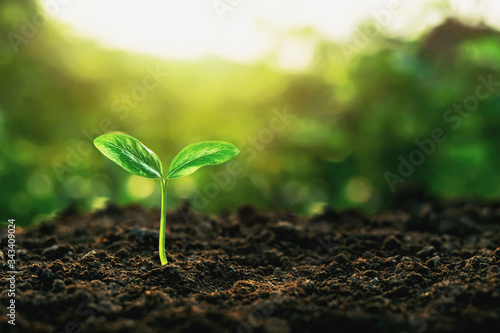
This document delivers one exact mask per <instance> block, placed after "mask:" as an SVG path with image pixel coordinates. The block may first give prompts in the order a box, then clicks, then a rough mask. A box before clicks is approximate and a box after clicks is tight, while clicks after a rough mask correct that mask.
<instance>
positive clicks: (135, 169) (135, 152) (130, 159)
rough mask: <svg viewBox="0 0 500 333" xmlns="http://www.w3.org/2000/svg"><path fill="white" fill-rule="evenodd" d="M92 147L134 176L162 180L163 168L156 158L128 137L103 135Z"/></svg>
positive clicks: (132, 138)
mask: <svg viewBox="0 0 500 333" xmlns="http://www.w3.org/2000/svg"><path fill="white" fill-rule="evenodd" d="M94 145H95V146H96V147H97V149H99V151H100V152H101V153H103V154H104V156H106V157H107V158H109V159H110V160H112V161H113V162H115V163H116V164H118V165H119V166H121V167H122V168H124V169H125V170H127V171H128V172H131V173H133V174H134V175H137V176H142V177H146V178H163V167H162V165H161V161H160V159H159V158H158V156H156V154H155V153H154V152H153V151H152V150H151V149H149V148H148V147H146V146H145V145H143V144H142V143H141V142H140V141H139V140H137V139H136V138H134V137H131V136H130V135H126V134H120V133H109V134H103V135H101V136H98V137H97V138H95V140H94Z"/></svg>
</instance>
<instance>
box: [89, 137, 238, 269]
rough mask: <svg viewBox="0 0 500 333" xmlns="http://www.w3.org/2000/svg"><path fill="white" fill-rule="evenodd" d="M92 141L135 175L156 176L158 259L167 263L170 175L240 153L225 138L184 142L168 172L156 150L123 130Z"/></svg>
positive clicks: (187, 173) (221, 161)
mask: <svg viewBox="0 0 500 333" xmlns="http://www.w3.org/2000/svg"><path fill="white" fill-rule="evenodd" d="M94 145H95V146H96V147H97V149H99V151H100V152H101V153H103V154H104V156H106V157H107V158H109V159H110V160H112V161H113V162H115V163H116V164H118V165H119V166H121V167H122V168H124V169H125V170H127V171H128V172H131V173H133V174H134V175H138V176H142V177H146V178H159V179H160V183H161V219H160V245H159V247H160V262H161V264H162V265H165V264H167V263H168V261H167V256H166V255H165V224H166V223H165V215H166V206H167V182H168V180H169V179H174V178H180V177H184V176H188V175H190V174H192V173H193V172H195V171H196V170H198V169H199V168H201V167H202V166H205V165H216V164H221V163H224V162H227V161H229V160H230V159H232V158H233V157H235V156H236V155H238V154H239V153H240V151H239V150H238V148H236V146H234V145H233V144H231V143H229V142H224V141H202V142H196V143H193V144H190V145H188V146H186V147H185V148H184V149H182V150H181V151H180V152H179V153H178V154H177V156H175V157H174V159H173V160H172V163H171V164H170V167H169V168H168V173H167V174H166V175H164V174H163V167H162V165H161V161H160V159H159V158H158V156H156V154H155V153H154V152H153V151H152V150H151V149H149V148H147V147H146V146H145V145H143V144H142V143H141V142H140V141H139V140H137V139H136V138H133V137H131V136H129V135H126V134H120V133H109V134H104V135H101V136H99V137H97V138H96V139H95V140H94Z"/></svg>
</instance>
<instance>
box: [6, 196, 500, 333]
mask: <svg viewBox="0 0 500 333" xmlns="http://www.w3.org/2000/svg"><path fill="white" fill-rule="evenodd" d="M167 215H168V216H167V223H168V225H167V229H168V231H167V241H166V247H167V251H168V260H169V264H168V265H165V266H163V267H162V266H161V265H160V261H159V256H158V229H159V221H160V213H159V210H146V209H143V208H141V207H140V206H127V207H123V208H122V207H116V206H114V205H108V207H107V208H106V209H104V210H101V211H98V212H95V213H83V214H81V213H79V212H77V211H75V210H74V209H72V208H68V209H66V210H65V211H64V212H63V213H62V214H61V215H60V216H59V217H58V218H56V219H55V220H54V221H49V222H46V223H44V224H42V225H39V226H34V227H29V228H25V229H21V228H19V227H18V228H17V234H16V250H17V258H16V259H17V267H16V269H17V271H18V273H17V275H16V276H15V294H16V295H15V306H16V321H15V324H16V325H15V326H12V325H10V324H8V323H7V320H9V318H8V317H7V316H6V306H8V304H9V302H10V298H9V297H8V295H7V289H8V285H7V277H9V276H10V274H8V273H7V271H8V270H9V267H8V265H7V262H6V260H7V259H8V257H7V255H8V251H7V250H8V241H7V240H8V238H7V234H6V233H5V232H4V233H3V234H1V248H2V250H3V255H0V268H1V270H0V271H1V273H0V275H1V278H2V279H1V283H2V285H1V287H2V290H1V294H0V295H1V296H0V304H1V309H2V311H1V317H0V331H1V332H71V333H74V332H107V333H110V332H134V333H137V332H160V331H171V332H323V331H327V332H418V333H422V332H475V333H478V332H498V327H499V326H500V325H499V324H500V268H499V266H500V232H499V231H500V203H487V204H486V203H478V202H475V201H472V200H463V201H460V202H448V203H443V202H439V201H436V200H432V199H429V198H418V199H417V198H414V197H413V198H405V197H400V198H398V200H396V201H395V202H394V208H393V209H391V210H389V211H387V212H385V213H378V214H375V215H373V216H371V217H370V216H366V215H364V214H362V213H360V212H357V211H344V212H337V211H334V210H332V209H326V210H325V211H324V213H322V214H320V215H318V216H314V217H311V218H302V217H298V216H297V215H296V214H294V213H293V212H290V211H286V210H282V211H273V212H261V211H259V210H257V209H256V208H254V207H253V206H251V205H247V206H243V207H240V208H239V209H238V210H237V212H235V213H227V214H221V215H218V216H207V215H203V214H199V213H196V212H193V211H192V210H191V209H190V207H189V205H188V204H184V205H183V206H181V207H179V208H178V209H177V210H176V211H170V212H168V214H167ZM3 230H4V231H5V229H3Z"/></svg>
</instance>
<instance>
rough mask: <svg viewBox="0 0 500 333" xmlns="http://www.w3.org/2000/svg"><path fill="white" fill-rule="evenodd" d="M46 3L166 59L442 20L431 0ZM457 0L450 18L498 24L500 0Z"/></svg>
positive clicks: (232, 55) (88, 29) (109, 40)
mask: <svg viewBox="0 0 500 333" xmlns="http://www.w3.org/2000/svg"><path fill="white" fill-rule="evenodd" d="M40 1H41V2H42V3H43V6H44V9H45V10H46V12H47V13H48V15H50V16H52V17H55V18H57V19H59V20H61V21H63V22H65V23H68V24H70V25H71V26H73V27H74V28H75V30H76V31H77V32H78V33H79V34H81V35H83V36H90V37H92V38H94V39H97V40H99V41H100V43H102V44H103V45H105V46H108V47H114V48H123V49H128V50H131V51H134V52H142V53H148V54H153V55H157V56H160V57H168V58H182V59H195V58H199V57H201V56H205V55H217V56H222V57H224V58H227V59H230V60H234V61H243V62H244V61H250V60H253V59H256V58H258V57H261V56H264V55H268V54H269V53H270V52H271V51H273V50H274V48H275V46H276V45H279V44H280V43H279V41H280V40H281V39H282V35H283V33H284V32H286V31H290V30H296V29H299V28H303V27H308V26H309V27H314V28H315V29H316V30H318V31H319V32H320V33H323V34H325V35H327V36H329V37H331V38H334V39H337V40H341V41H342V40H343V41H348V40H349V39H350V38H352V37H353V34H354V33H355V28H356V27H357V26H358V25H359V23H361V22H363V21H365V20H367V19H370V18H373V19H375V20H376V21H377V22H378V23H379V25H380V26H381V27H382V28H383V29H387V30H389V31H391V32H393V33H394V34H403V33H414V32H420V31H422V30H423V29H425V28H426V25H429V24H436V23H437V22H439V20H440V17H439V16H437V17H434V16H433V15H422V14H421V10H422V8H424V7H425V6H427V7H429V6H432V4H435V3H436V2H435V1H427V0H426V1H419V2H412V1H409V0H358V1H342V2H333V1H328V0H188V1H168V0H107V1H99V0H40ZM451 2H452V3H453V6H452V7H451V8H450V10H449V14H450V15H458V16H459V17H461V18H465V19H467V18H469V19H470V18H474V17H476V18H477V17H482V18H483V19H484V20H485V21H486V22H488V23H490V24H496V22H498V21H499V20H498V17H496V16H497V15H496V14H495V13H500V2H495V1H493V0H490V1H480V2H478V1H474V0H465V1H464V0H460V1H457V0H455V1H451ZM417 22H418V24H417ZM422 22H425V23H424V24H423V23H422ZM296 45H297V44H295V46H296ZM281 47H283V45H281ZM287 47H292V48H294V46H290V45H288V46H287ZM279 57H280V59H279V61H280V62H282V63H283V64H284V65H285V66H286V67H289V68H296V67H300V66H301V65H303V62H304V61H305V59H307V58H308V51H304V52H303V53H302V54H300V55H297V57H293V58H290V57H289V56H285V55H283V54H281V55H279ZM295 60H296V62H295Z"/></svg>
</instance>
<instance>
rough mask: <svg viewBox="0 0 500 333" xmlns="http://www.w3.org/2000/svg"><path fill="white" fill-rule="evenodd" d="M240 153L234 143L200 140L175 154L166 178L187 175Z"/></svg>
mask: <svg viewBox="0 0 500 333" xmlns="http://www.w3.org/2000/svg"><path fill="white" fill-rule="evenodd" d="M239 153H240V151H239V149H238V148H236V146H235V145H233V144H231V143H229V142H223V141H202V142H196V143H193V144H190V145H189V146H187V147H185V148H184V149H183V150H181V151H180V152H179V154H177V156H175V158H174V160H173V161H172V163H171V164H170V168H169V169H168V175H167V179H172V178H180V177H184V176H189V175H190V174H192V173H193V172H195V171H196V170H198V169H199V168H201V167H202V166H205V165H216V164H221V163H224V162H226V161H229V160H230V159H232V158H233V157H235V156H236V155H238V154H239Z"/></svg>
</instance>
